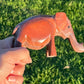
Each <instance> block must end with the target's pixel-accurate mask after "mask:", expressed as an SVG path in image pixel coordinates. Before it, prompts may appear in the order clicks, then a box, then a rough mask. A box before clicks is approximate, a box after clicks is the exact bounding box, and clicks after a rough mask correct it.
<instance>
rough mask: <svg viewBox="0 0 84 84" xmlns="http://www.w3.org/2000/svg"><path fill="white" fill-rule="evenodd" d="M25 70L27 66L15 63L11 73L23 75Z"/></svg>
mask: <svg viewBox="0 0 84 84" xmlns="http://www.w3.org/2000/svg"><path fill="white" fill-rule="evenodd" d="M24 70H25V66H22V65H15V68H14V69H13V70H12V71H11V73H10V74H13V75H19V76H23V74H24Z"/></svg>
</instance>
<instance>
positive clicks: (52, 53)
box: [46, 36, 57, 57]
mask: <svg viewBox="0 0 84 84" xmlns="http://www.w3.org/2000/svg"><path fill="white" fill-rule="evenodd" d="M46 54H47V57H56V56H57V53H56V48H55V41H54V36H53V37H52V38H51V41H50V42H49V44H48V45H47V52H46Z"/></svg>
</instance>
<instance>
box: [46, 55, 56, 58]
mask: <svg viewBox="0 0 84 84" xmlns="http://www.w3.org/2000/svg"><path fill="white" fill-rule="evenodd" d="M47 57H48V58H51V57H57V56H56V55H52V56H47Z"/></svg>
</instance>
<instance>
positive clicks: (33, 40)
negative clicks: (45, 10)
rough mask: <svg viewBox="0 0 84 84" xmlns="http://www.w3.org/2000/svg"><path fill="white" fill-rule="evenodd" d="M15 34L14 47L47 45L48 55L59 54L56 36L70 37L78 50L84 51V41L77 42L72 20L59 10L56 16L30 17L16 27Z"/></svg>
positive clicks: (34, 47)
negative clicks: (56, 46)
mask: <svg viewBox="0 0 84 84" xmlns="http://www.w3.org/2000/svg"><path fill="white" fill-rule="evenodd" d="M13 35H14V36H15V41H14V47H20V46H21V47H26V48H29V49H33V50H40V49H42V48H44V47H45V46H47V52H46V54H47V57H55V56H57V53H56V48H55V36H60V37H62V38H63V39H66V38H68V39H69V40H70V43H71V45H72V47H73V49H74V50H75V51H76V52H80V53H82V52H84V46H83V43H81V44H79V43H78V42H77V40H76V38H75V35H74V31H73V29H72V26H71V23H70V20H69V19H68V17H67V16H66V14H65V13H64V12H58V13H56V15H54V16H41V15H39V16H34V17H30V18H28V19H26V20H24V21H23V22H21V23H19V24H18V25H17V26H16V27H15V29H14V31H13Z"/></svg>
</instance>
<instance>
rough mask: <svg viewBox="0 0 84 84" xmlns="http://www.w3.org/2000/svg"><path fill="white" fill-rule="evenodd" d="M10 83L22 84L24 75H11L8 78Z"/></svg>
mask: <svg viewBox="0 0 84 84" xmlns="http://www.w3.org/2000/svg"><path fill="white" fill-rule="evenodd" d="M7 80H8V82H9V84H22V83H23V77H22V76H9V77H8V78H7Z"/></svg>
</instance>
